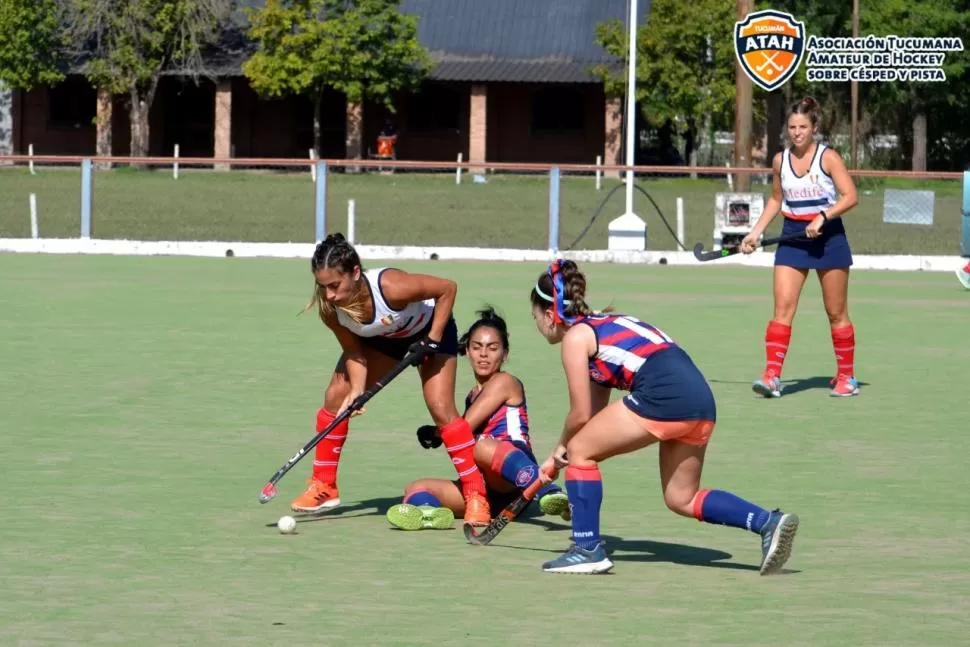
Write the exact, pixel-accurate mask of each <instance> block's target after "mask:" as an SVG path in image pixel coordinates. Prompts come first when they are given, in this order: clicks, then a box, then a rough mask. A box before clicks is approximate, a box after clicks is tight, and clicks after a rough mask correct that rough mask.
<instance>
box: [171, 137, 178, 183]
mask: <svg viewBox="0 0 970 647" xmlns="http://www.w3.org/2000/svg"><path fill="white" fill-rule="evenodd" d="M172 179H175V180H177V179H179V145H178V144H176V145H175V163H173V164H172Z"/></svg>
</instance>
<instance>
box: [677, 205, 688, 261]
mask: <svg viewBox="0 0 970 647" xmlns="http://www.w3.org/2000/svg"><path fill="white" fill-rule="evenodd" d="M677 240H679V241H680V244H684V199H683V198H677ZM685 251H686V250H685Z"/></svg>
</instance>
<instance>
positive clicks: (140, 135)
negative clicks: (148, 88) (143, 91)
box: [128, 95, 149, 157]
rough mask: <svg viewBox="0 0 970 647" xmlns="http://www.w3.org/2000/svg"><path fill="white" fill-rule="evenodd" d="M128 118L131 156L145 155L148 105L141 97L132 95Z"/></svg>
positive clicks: (146, 153)
mask: <svg viewBox="0 0 970 647" xmlns="http://www.w3.org/2000/svg"><path fill="white" fill-rule="evenodd" d="M128 118H129V120H130V121H131V156H132V157H146V156H147V155H148V142H149V139H148V136H149V131H148V129H149V125H148V105H146V102H145V101H144V100H143V99H142V98H141V97H139V96H137V95H134V96H132V98H131V106H130V107H129V109H128Z"/></svg>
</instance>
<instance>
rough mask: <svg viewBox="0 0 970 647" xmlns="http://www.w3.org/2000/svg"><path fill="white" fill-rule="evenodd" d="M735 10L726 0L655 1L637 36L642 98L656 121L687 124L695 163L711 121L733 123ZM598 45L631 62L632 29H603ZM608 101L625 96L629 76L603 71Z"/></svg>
mask: <svg viewBox="0 0 970 647" xmlns="http://www.w3.org/2000/svg"><path fill="white" fill-rule="evenodd" d="M734 21H735V15H734V4H733V3H730V2H724V0H694V1H693V2H682V1H680V0H654V1H653V2H652V3H651V6H650V15H649V18H648V20H647V24H646V25H644V26H643V27H640V29H639V32H638V34H637V69H636V78H637V90H636V94H637V96H636V98H637V101H638V102H640V103H641V106H642V108H643V110H644V111H645V112H646V113H647V115H648V116H649V117H650V118H651V119H652V120H653V121H654V123H657V122H661V123H662V122H664V121H666V120H667V119H671V120H675V121H677V120H683V122H684V123H685V125H686V133H685V139H686V141H687V150H686V151H685V154H684V157H685V158H686V159H687V160H691V158H692V157H693V156H692V152H693V142H695V141H697V133H698V130H699V127H700V125H701V124H702V123H703V122H704V120H705V119H708V118H709V119H711V120H713V123H728V122H729V121H730V119H731V115H732V114H733V110H734V94H735V88H734V82H735V80H734V64H735V55H734ZM596 42H597V44H598V45H599V46H600V47H602V48H603V49H604V50H606V52H607V53H608V54H610V55H612V56H615V57H617V58H619V59H622V60H626V58H627V52H628V47H629V45H628V42H627V27H626V25H624V23H623V22H622V21H620V20H612V21H609V22H606V23H602V24H599V25H597V27H596ZM595 73H596V74H597V75H598V76H599V77H600V78H601V79H603V82H604V84H605V88H606V92H607V94H608V95H611V96H617V95H621V94H623V93H624V92H625V88H626V85H625V84H626V72H625V71H623V72H617V71H614V70H611V69H609V67H607V66H599V67H598V68H597V69H596V70H595Z"/></svg>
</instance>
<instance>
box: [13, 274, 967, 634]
mask: <svg viewBox="0 0 970 647" xmlns="http://www.w3.org/2000/svg"><path fill="white" fill-rule="evenodd" d="M401 265H402V266H403V267H406V268H409V269H417V270H422V271H433V272H437V273H441V274H444V275H448V276H451V277H453V278H455V279H456V280H457V281H458V282H459V285H460V294H459V299H458V304H457V308H456V313H457V316H458V318H459V323H460V325H461V326H467V325H468V324H469V323H470V321H471V315H472V312H473V310H474V308H476V307H479V306H480V305H481V304H482V303H483V302H491V303H494V304H496V305H497V306H499V308H500V309H501V310H503V311H504V312H505V314H506V315H507V317H508V319H509V321H510V326H511V333H512V337H511V343H512V354H511V361H510V363H509V364H508V369H509V370H510V371H512V372H514V373H515V374H516V375H518V376H519V377H520V378H522V379H523V381H524V382H525V385H526V387H527V389H528V397H529V404H530V418H531V420H532V426H533V433H534V441H535V445H536V449H537V453H539V454H540V455H544V454H546V453H547V452H548V451H549V450H550V449H551V448H552V445H553V443H554V439H555V438H556V435H557V434H558V430H559V427H560V425H561V422H562V419H563V416H564V414H565V411H566V406H567V398H566V394H565V391H564V385H563V378H562V377H561V369H560V366H559V362H558V355H557V349H555V348H551V347H548V346H547V345H546V344H545V343H543V342H542V340H541V338H540V337H539V336H538V334H537V333H536V332H535V331H534V329H533V327H532V322H531V319H530V316H529V311H528V304H527V294H528V291H529V288H530V287H531V285H532V282H533V281H534V280H535V276H536V275H537V274H538V272H539V271H540V270H541V266H539V265H516V264H489V265H485V264H470V263H469V264H458V263H447V264H446V263H438V264H428V263H425V264H419V263H405V264H401ZM586 269H587V270H588V273H589V279H590V282H591V287H592V295H591V299H592V301H593V303H594V305H605V304H606V303H607V302H609V301H611V300H612V301H613V302H614V305H615V306H617V307H618V308H619V309H620V310H624V311H629V312H631V313H633V314H636V315H639V316H641V317H643V318H645V319H647V320H648V321H650V322H652V323H655V324H657V325H659V326H661V327H663V328H664V329H666V330H667V332H669V333H670V334H672V335H673V336H674V337H675V338H676V339H678V340H679V341H680V342H681V343H682V344H683V345H684V346H685V347H686V348H687V349H688V351H689V352H690V353H691V354H692V355H693V356H694V357H695V358H696V361H697V362H698V364H699V365H700V366H701V367H702V369H703V370H704V371H705V373H706V374H707V376H708V377H709V379H710V381H711V383H712V386H713V388H714V390H715V392H716V394H717V396H718V405H719V420H720V422H719V427H718V429H717V431H716V432H715V435H714V437H713V440H712V445H711V448H710V451H709V452H708V464H707V469H706V472H705V479H704V484H705V485H706V486H709V487H719V488H725V489H729V490H733V491H736V492H737V493H739V494H741V495H742V496H745V497H748V498H750V499H752V500H754V501H757V502H760V503H762V504H763V505H765V506H772V507H773V506H776V505H780V506H784V507H785V509H788V510H792V511H795V512H797V513H798V514H799V515H800V516H801V518H802V528H801V531H800V534H799V536H798V538H797V540H796V544H795V552H794V556H793V558H792V560H791V561H790V563H789V567H790V568H791V569H792V571H793V572H792V573H790V574H787V575H780V576H777V577H769V578H762V577H759V576H758V574H757V570H756V567H757V563H758V558H759V541H758V538H757V537H756V536H754V535H752V534H750V533H746V532H744V531H740V530H735V529H731V528H725V527H720V526H709V525H706V524H699V523H697V522H695V521H692V520H688V519H683V518H680V517H676V516H674V515H673V514H671V513H669V512H668V511H666V510H665V508H664V506H663V503H662V500H661V496H660V492H659V485H658V476H657V465H656V463H657V459H656V450H654V449H648V450H645V451H642V452H639V453H636V454H633V455H628V456H624V457H620V458H617V459H615V460H611V461H608V462H607V463H605V464H604V466H603V473H604V482H605V491H606V499H605V503H604V509H603V521H602V524H603V532H604V533H605V535H606V536H607V538H608V540H609V541H610V543H611V545H612V547H613V548H614V550H615V554H614V559H615V561H616V568H615V571H614V573H613V574H611V575H609V576H602V577H586V578H583V577H582V576H572V577H570V576H561V575H560V576H557V575H549V574H543V573H541V572H540V570H539V566H540V564H541V562H542V561H543V560H546V559H549V558H550V557H552V556H555V555H557V554H558V553H559V552H560V551H561V550H563V549H565V547H566V546H567V544H568V536H569V531H568V530H567V529H566V528H565V527H563V526H562V525H561V524H560V523H556V522H555V521H549V520H547V519H544V518H535V519H529V520H526V521H525V522H522V523H515V524H511V525H510V526H509V527H508V528H506V530H505V531H504V532H503V534H502V535H501V536H500V537H499V538H498V539H497V540H496V541H495V543H494V544H493V545H491V546H489V547H485V548H482V547H473V546H468V545H466V544H465V543H464V542H463V540H462V537H461V532H460V530H459V529H457V528H456V529H455V530H452V531H437V532H430V531H429V532H415V533H406V532H400V531H396V530H393V529H391V528H390V527H389V526H388V524H387V522H386V521H385V519H384V517H383V512H384V511H385V510H386V509H387V507H388V506H389V505H391V504H392V503H393V502H394V501H397V500H399V496H400V494H401V492H402V489H403V487H404V485H405V484H406V483H407V482H408V481H409V480H411V479H414V478H417V477H421V476H444V477H450V476H451V475H452V474H453V470H452V468H451V466H450V464H449V462H448V460H447V458H446V456H445V454H444V453H442V452H440V451H439V452H432V451H426V450H423V449H421V448H420V447H419V446H418V444H417V442H416V440H415V437H414V429H415V428H416V427H417V426H418V425H420V424H424V423H425V422H426V420H427V416H426V414H425V413H424V411H423V404H422V402H421V400H420V397H419V395H418V388H417V378H416V376H414V375H411V374H406V375H405V376H402V378H401V379H400V380H399V381H398V382H396V383H394V384H392V385H390V386H389V387H388V388H387V389H386V390H385V391H384V392H382V393H381V394H380V395H379V396H378V398H375V400H373V401H372V402H371V403H370V405H369V407H368V413H367V414H366V415H365V416H363V417H360V418H357V419H355V421H354V423H353V425H352V428H351V436H350V440H349V441H348V443H347V446H346V447H345V452H344V459H343V463H342V465H341V480H340V485H341V495H342V498H343V499H344V501H345V507H344V508H343V509H342V510H339V511H337V512H335V513H333V514H330V515H327V516H323V517H321V518H319V519H315V520H302V521H301V523H300V524H299V526H298V530H299V532H298V534H296V535H293V536H282V535H280V534H279V533H278V531H277V530H276V528H275V526H274V525H273V524H275V522H276V520H277V519H278V518H279V517H280V516H281V515H282V514H285V513H286V511H287V504H288V502H289V500H290V499H291V498H292V497H293V496H294V495H295V494H296V493H297V492H298V491H299V489H300V488H301V486H302V485H303V479H304V478H305V476H306V475H307V474H308V473H309V469H310V464H309V461H306V462H304V463H302V464H301V465H299V466H297V468H296V469H295V470H294V471H293V472H291V474H290V475H288V476H287V477H286V478H285V479H284V481H283V482H282V483H281V494H280V497H279V498H278V499H277V500H275V501H273V502H271V503H270V504H268V505H265V506H261V505H259V504H258V502H257V494H258V492H259V488H260V487H261V486H262V484H263V483H264V482H265V480H266V479H267V478H269V476H270V475H271V474H272V473H273V471H275V470H276V468H277V467H278V466H279V465H280V464H281V463H282V462H283V461H284V460H286V459H287V458H289V456H290V455H291V454H292V453H293V452H294V451H295V450H296V449H297V448H298V447H300V446H301V445H302V444H303V443H304V442H305V441H306V440H308V439H309V437H310V435H311V434H312V424H313V418H314V413H315V411H316V408H317V406H318V405H319V403H320V401H321V397H322V392H323V389H324V387H325V385H326V382H327V380H328V377H329V373H330V370H331V369H332V367H333V364H334V362H335V360H336V357H337V354H336V347H337V346H336V343H335V341H334V340H333V339H332V338H331V336H330V335H329V334H328V333H327V332H326V331H325V329H323V327H322V326H321V324H320V323H319V322H318V321H315V320H314V319H313V318H312V317H311V316H309V315H307V316H303V317H297V316H296V313H297V312H298V311H299V309H300V308H301V306H302V305H303V303H304V302H305V300H306V298H307V297H308V296H309V293H310V276H309V272H308V271H307V270H308V268H307V264H306V263H305V262H303V261H285V260H262V259H176V258H137V259H134V258H120V257H118V258H114V257H82V256H64V257H56V256H30V255H19V256H15V255H0V339H2V340H3V346H2V348H3V351H2V354H0V357H2V367H3V369H2V371H0V412H2V420H3V425H2V426H3V438H4V451H3V455H4V469H3V470H2V471H0V487H2V492H3V495H4V501H5V516H6V521H5V522H4V527H3V532H2V536H3V540H2V541H0V564H2V566H0V570H2V573H3V582H4V590H5V592H6V594H5V595H3V596H2V597H0V617H2V618H3V621H2V623H0V644H3V645H18V646H21V645H22V646H28V645H30V646H33V645H59V646H61V645H74V644H77V645H82V644H83V645H146V646H147V645H183V644H184V645H189V644H191V645H267V644H272V645H309V644H313V645H355V646H356V645H434V644H455V643H461V644H469V645H503V644H528V645H537V646H543V645H562V644H595V645H642V644H657V645H672V644H697V645H708V644H718V645H745V646H748V647H750V646H753V645H778V644H785V645H813V646H818V645H888V644H892V645H894V646H905V645H914V646H915V645H943V644H946V645H953V644H961V643H964V644H965V641H966V637H965V631H966V624H965V623H966V618H967V617H968V615H970V602H968V597H967V590H968V587H970V558H968V556H967V551H966V539H967V536H968V533H970V520H968V516H967V514H966V510H968V509H970V495H968V488H967V487H966V486H967V476H966V452H965V451H963V450H962V449H961V448H962V447H963V442H962V435H963V433H965V431H966V428H967V413H968V410H967V404H966V403H967V397H966V382H965V377H966V369H967V366H968V365H970V345H968V344H967V343H966V330H967V320H968V316H970V295H967V294H966V293H965V292H963V291H962V289H961V288H960V287H959V286H958V284H957V283H956V281H955V279H953V277H952V276H949V275H943V274H901V273H891V274H890V273H872V272H869V273H867V272H858V273H856V274H855V275H854V278H853V283H852V286H851V314H852V316H853V317H854V319H855V323H856V326H857V330H858V342H857V358H858V359H857V365H858V375H859V377H860V379H861V380H862V382H863V384H864V387H863V393H862V395H861V396H860V397H858V398H851V399H842V400H837V399H832V398H829V397H828V395H827V380H828V378H829V376H830V375H831V373H832V371H833V369H834V358H833V356H832V350H831V343H830V340H829V337H828V331H827V326H826V322H825V316H824V313H823V311H822V308H821V303H820V298H819V290H818V287H817V285H816V284H814V283H812V284H810V285H809V286H808V288H807V289H806V293H805V298H804V300H803V303H802V306H801V309H800V312H799V314H798V319H797V321H796V325H795V333H794V338H793V346H792V349H791V353H790V355H789V360H788V363H787V365H786V377H787V378H788V379H790V380H792V381H793V382H792V386H790V387H789V390H788V394H787V396H786V397H784V398H782V399H780V400H775V401H761V400H757V399H755V398H754V397H753V396H752V394H751V391H750V386H749V385H750V381H751V380H752V379H753V378H755V377H756V376H757V374H758V372H759V370H760V368H761V365H762V362H763V350H762V345H761V339H762V336H763V330H764V325H765V322H766V318H767V317H768V315H769V312H770V302H769V297H770V274H769V273H768V272H767V271H765V270H759V269H745V268H724V267H712V266H705V267H703V268H671V267H649V268H632V267H629V266H605V265H601V266H588V267H587V268H586ZM470 375H471V373H470V370H469V369H468V367H467V366H465V365H464V364H462V366H461V372H460V375H459V389H460V396H461V395H463V394H464V392H465V389H467V388H468V387H469V386H470V380H471V378H470Z"/></svg>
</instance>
